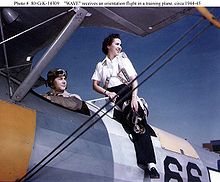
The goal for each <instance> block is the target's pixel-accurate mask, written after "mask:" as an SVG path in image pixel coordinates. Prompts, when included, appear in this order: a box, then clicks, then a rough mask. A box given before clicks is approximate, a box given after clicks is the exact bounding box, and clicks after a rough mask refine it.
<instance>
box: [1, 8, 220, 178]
mask: <svg viewBox="0 0 220 182" xmlns="http://www.w3.org/2000/svg"><path fill="white" fill-rule="evenodd" d="M205 10H206V9H205ZM200 11H201V13H202V14H203V15H204V16H205V17H206V18H207V19H209V21H210V22H211V23H213V24H215V25H217V26H218V21H217V19H216V18H214V16H213V15H212V14H210V13H209V11H204V9H200ZM196 12H197V10H196V9H195V8H187V7H184V8H120V7H111V8H110V7H109V8H108V7H88V8H80V7H77V8H67V7H66V8H52V7H43V8H42V7H41V8H36V7H34V8H32V7H29V8H25V7H22V8H20V7H3V8H1V17H0V21H1V22H0V27H1V43H0V46H1V48H0V58H1V59H0V84H1V87H0V91H1V92H0V108H1V111H0V138H1V139H0V181H2V182H3V181H4V182H6V181H7V182H8V181H38V182H45V181H46V182H49V181H51V182H55V181H56V182H67V181H80V182H99V181H100V182H103V181H105V182H144V181H145V182H147V181H164V182H168V181H178V182H181V181H190V182H199V181H201V182H207V181H211V182H213V181H219V180H220V167H219V166H220V157H219V155H218V154H217V153H213V152H209V151H207V150H205V149H203V148H200V147H197V146H193V145H192V144H191V143H190V142H189V141H187V140H185V139H183V138H181V137H178V136H176V135H173V134H171V133H168V132H166V131H164V130H163V129H160V128H156V127H153V126H152V128H153V129H154V131H155V133H156V137H153V136H152V141H153V145H154V149H155V153H156V159H157V168H158V170H159V173H160V179H152V180H151V179H150V178H149V177H148V176H145V175H144V171H143V170H142V169H140V168H139V167H138V166H137V164H136V157H135V150H134V147H133V144H132V141H131V140H130V139H129V137H128V135H127V134H126V132H124V130H123V128H122V126H121V125H120V124H119V123H117V122H116V121H115V120H114V119H113V117H112V108H111V105H109V104H106V103H108V101H107V100H106V98H101V99H95V100H89V101H87V105H88V107H89V110H90V112H91V116H87V115H84V114H82V113H78V112H74V111H71V110H69V109H67V108H64V107H62V106H60V105H56V104H54V103H51V102H50V101H49V100H47V99H45V98H44V97H42V96H41V95H40V94H38V93H36V92H35V91H34V90H33V89H34V88H37V87H39V86H41V85H44V84H45V79H44V78H43V77H42V72H43V71H44V69H45V68H46V66H47V65H48V64H49V63H50V62H51V61H52V60H53V59H54V57H55V56H56V54H57V53H58V52H59V50H60V49H61V48H62V46H63V45H64V43H65V42H66V41H67V40H68V39H69V38H70V36H71V35H72V34H73V33H74V32H75V30H76V29H77V28H79V27H90V26H96V27H105V28H112V29H117V30H121V31H124V32H128V33H131V34H134V35H138V36H146V35H148V34H151V33H153V32H155V31H158V30H160V29H162V28H163V27H165V26H168V25H170V24H171V23H174V22H176V21H178V20H180V19H181V18H183V17H184V16H186V15H189V14H194V13H196ZM42 49H46V51H45V52H44V53H43V54H42V56H41V57H40V58H39V60H38V61H37V63H36V64H35V65H34V66H33V62H32V61H33V58H34V56H35V55H36V54H37V53H38V52H39V51H40V50H42ZM143 100H144V99H143ZM213 176H214V177H213Z"/></svg>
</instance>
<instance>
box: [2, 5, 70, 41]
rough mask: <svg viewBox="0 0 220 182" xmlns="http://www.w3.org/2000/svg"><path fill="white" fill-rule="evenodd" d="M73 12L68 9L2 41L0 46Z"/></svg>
mask: <svg viewBox="0 0 220 182" xmlns="http://www.w3.org/2000/svg"><path fill="white" fill-rule="evenodd" d="M73 10H74V8H71V9H69V10H67V11H64V12H62V13H60V14H58V15H56V16H53V17H52V18H49V19H47V20H45V21H43V22H41V23H39V24H37V25H35V26H33V27H31V28H28V29H26V30H24V31H22V32H20V33H18V34H16V35H14V36H12V37H10V38H8V39H5V40H3V41H1V42H0V45H2V44H4V43H6V42H8V41H10V40H12V39H15V38H17V37H19V36H21V35H23V34H25V33H27V32H30V31H32V30H34V29H36V28H37V27H40V26H42V25H44V24H46V23H48V22H50V21H53V20H55V19H57V18H59V17H61V16H63V15H65V14H67V13H69V12H71V11H73Z"/></svg>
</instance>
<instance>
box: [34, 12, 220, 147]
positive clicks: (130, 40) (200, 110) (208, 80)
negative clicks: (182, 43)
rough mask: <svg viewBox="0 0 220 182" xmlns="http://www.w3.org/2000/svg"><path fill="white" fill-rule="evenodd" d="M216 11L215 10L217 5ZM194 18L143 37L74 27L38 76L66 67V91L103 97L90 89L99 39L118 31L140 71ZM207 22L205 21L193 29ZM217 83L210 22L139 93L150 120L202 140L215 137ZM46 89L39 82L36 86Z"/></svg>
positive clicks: (217, 55) (219, 111)
mask: <svg viewBox="0 0 220 182" xmlns="http://www.w3.org/2000/svg"><path fill="white" fill-rule="evenodd" d="M215 13H216V15H220V9H219V8H218V9H217V10H215ZM198 18H199V17H198V16H196V15H195V16H188V17H185V18H184V19H182V20H180V21H178V22H177V23H174V24H172V25H170V26H168V27H166V28H163V29H161V30H159V31H157V32H154V33H153V34H150V35H148V36H146V37H138V36H136V35H132V34H128V33H124V32H121V31H117V30H111V29H104V28H79V29H78V30H77V31H76V32H75V33H74V34H73V36H72V37H71V39H70V40H69V41H68V42H67V43H66V44H65V46H64V47H63V48H62V50H61V51H60V52H59V53H58V54H57V56H56V57H55V59H54V60H53V62H52V63H51V64H50V65H48V67H47V69H46V70H45V72H44V73H43V76H44V77H46V73H47V71H48V70H49V69H51V68H53V67H62V68H64V69H66V70H67V71H68V75H69V77H68V91H69V92H71V93H77V94H79V95H80V96H81V97H82V98H83V99H84V100H91V99H95V98H99V97H102V95H100V94H98V93H96V92H95V91H93V90H92V82H91V76H92V74H93V72H94V70H95V66H96V64H97V62H99V61H101V60H102V59H103V58H104V57H105V55H104V54H103V53H102V51H101V44H102V41H103V39H104V38H105V37H106V36H108V35H109V34H110V33H120V35H121V38H122V47H123V50H124V51H125V52H126V54H127V55H128V57H129V58H130V60H131V61H132V63H133V65H134V67H135V68H136V71H137V72H138V73H140V72H141V71H142V70H143V69H144V68H145V67H146V66H147V65H149V64H150V63H151V62H152V61H153V60H154V59H155V58H157V57H158V56H159V55H160V54H161V53H162V52H163V51H164V50H165V49H166V48H167V47H168V46H169V45H171V44H172V43H173V42H174V41H175V40H177V38H178V37H179V36H181V35H182V34H183V33H184V32H185V31H186V30H188V28H189V27H191V26H192V25H193V24H194V23H195V22H196V21H198ZM207 24H208V23H207V21H206V23H204V24H202V25H203V26H200V27H199V29H198V30H197V31H199V30H201V29H202V27H204V25H207ZM197 31H196V32H197ZM188 40H190V38H188ZM37 59H38V58H36V60H37ZM147 73H149V72H147ZM145 77H146V75H145ZM139 81H141V79H140V80H139ZM219 82H220V30H219V29H217V28H215V27H213V26H212V27H211V28H209V29H208V31H206V32H205V33H203V34H202V35H201V36H200V37H199V39H198V40H197V41H196V42H195V43H193V44H192V45H190V46H189V47H187V48H186V49H185V50H184V51H183V52H181V53H180V54H179V55H178V56H177V57H175V58H174V59H173V61H172V62H170V63H169V64H167V65H166V66H165V67H164V68H162V69H161V70H160V71H159V72H158V73H156V74H155V75H154V76H153V77H151V78H150V79H149V80H148V81H146V82H145V83H144V84H143V85H142V86H141V87H140V88H139V94H138V95H139V96H140V97H143V98H144V99H145V100H146V101H147V102H148V104H149V108H150V117H149V121H148V122H149V123H150V124H151V125H153V126H156V127H158V128H161V129H163V130H166V131H168V132H171V133H173V134H175V135H177V136H180V137H183V138H186V139H187V140H189V141H191V142H192V143H194V144H197V145H201V144H202V143H206V142H210V140H217V139H220V83H219ZM47 90H48V88H46V87H44V86H42V87H41V88H38V89H37V90H36V91H37V92H39V93H44V92H46V91H47Z"/></svg>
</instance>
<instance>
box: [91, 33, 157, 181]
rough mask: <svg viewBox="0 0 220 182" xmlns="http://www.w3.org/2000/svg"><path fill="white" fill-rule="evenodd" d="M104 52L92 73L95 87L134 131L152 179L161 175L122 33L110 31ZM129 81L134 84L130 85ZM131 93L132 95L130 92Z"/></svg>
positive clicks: (141, 158)
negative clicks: (111, 102)
mask: <svg viewBox="0 0 220 182" xmlns="http://www.w3.org/2000/svg"><path fill="white" fill-rule="evenodd" d="M102 51H103V53H104V54H105V55H106V57H105V59H104V60H103V61H102V62H99V63H98V64H97V66H96V69H95V72H94V74H93V76H92V80H93V89H94V90H95V91H97V92H98V93H100V94H103V95H105V96H107V97H109V99H110V100H112V101H113V102H115V103H116V105H117V106H118V107H119V109H118V110H116V109H114V118H115V119H116V120H117V121H119V122H120V123H121V124H122V125H123V127H124V129H125V131H126V132H127V133H129V134H131V136H132V140H133V143H134V146H135V150H136V157H137V163H138V166H139V167H141V168H142V169H144V170H145V172H147V173H148V174H149V175H150V177H151V178H159V177H160V175H159V173H158V172H157V170H156V159H155V155H154V149H153V145H152V141H151V138H150V135H149V134H147V130H146V129H147V123H146V119H145V116H143V114H139V113H143V110H142V109H141V107H140V104H139V103H138V99H137V92H138V90H137V89H135V90H133V89H134V88H136V87H137V85H138V82H137V80H134V79H135V78H136V76H137V73H136V71H135V69H134V67H133V65H132V63H131V61H130V60H129V59H128V57H127V56H126V54H125V53H123V52H121V51H122V47H121V39H120V35H119V34H111V35H109V36H108V37H106V38H105V39H104V41H103V43H102ZM129 83H131V87H129V86H128V85H129ZM121 90H123V91H122V92H121ZM131 90H133V91H132V92H131ZM128 92H130V94H127V93H128ZM126 94H127V95H126ZM121 100H122V102H121ZM118 101H119V102H118ZM125 105H126V106H127V107H125ZM141 115H142V116H141ZM138 119H139V120H138ZM134 120H135V121H134ZM138 121H140V122H139V123H141V125H140V124H139V123H138ZM143 121H145V122H143ZM145 131H146V132H145Z"/></svg>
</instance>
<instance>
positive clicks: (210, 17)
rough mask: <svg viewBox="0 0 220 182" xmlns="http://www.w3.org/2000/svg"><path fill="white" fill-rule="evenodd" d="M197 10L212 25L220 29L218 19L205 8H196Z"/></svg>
mask: <svg viewBox="0 0 220 182" xmlns="http://www.w3.org/2000/svg"><path fill="white" fill-rule="evenodd" d="M196 9H197V10H198V11H199V12H200V13H201V15H202V16H204V17H205V18H206V19H207V20H208V21H210V23H212V24H213V25H215V26H216V27H217V28H219V29H220V22H219V21H218V20H217V18H216V17H215V16H214V15H213V14H212V13H210V12H209V10H208V9H207V8H205V7H196Z"/></svg>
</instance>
